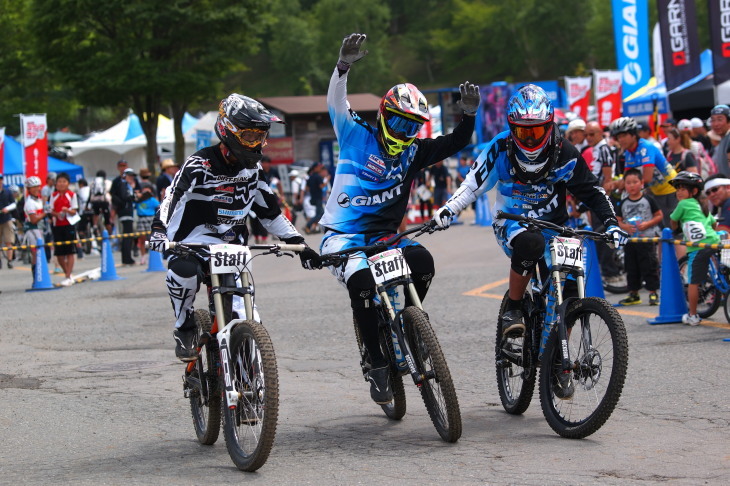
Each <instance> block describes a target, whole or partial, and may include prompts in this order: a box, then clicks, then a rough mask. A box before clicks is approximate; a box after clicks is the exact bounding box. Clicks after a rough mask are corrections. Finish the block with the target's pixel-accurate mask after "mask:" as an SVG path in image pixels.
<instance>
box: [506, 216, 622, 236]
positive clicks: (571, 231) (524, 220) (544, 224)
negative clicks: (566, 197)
mask: <svg viewBox="0 0 730 486" xmlns="http://www.w3.org/2000/svg"><path fill="white" fill-rule="evenodd" d="M497 219H509V220H511V221H517V222H519V223H520V224H521V225H522V226H525V227H527V226H533V227H536V228H540V229H549V230H553V231H557V232H558V234H560V235H561V236H583V237H586V238H590V239H592V240H602V241H605V242H607V243H612V242H613V237H612V236H610V235H607V234H606V233H598V232H597V231H590V230H581V229H575V228H570V227H568V226H561V225H559V224H555V223H551V222H550V221H543V220H541V219H536V218H530V217H529V216H524V215H522V214H510V213H505V212H504V211H497Z"/></svg>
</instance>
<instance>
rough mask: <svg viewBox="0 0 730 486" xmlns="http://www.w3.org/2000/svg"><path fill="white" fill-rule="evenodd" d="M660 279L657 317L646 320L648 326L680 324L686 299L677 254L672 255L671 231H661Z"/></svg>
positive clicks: (684, 312) (685, 309)
mask: <svg viewBox="0 0 730 486" xmlns="http://www.w3.org/2000/svg"><path fill="white" fill-rule="evenodd" d="M662 240H666V241H662V278H661V282H660V286H659V289H660V291H661V293H660V295H661V298H660V299H659V315H658V316H656V317H655V318H653V319H647V322H648V323H649V324H670V323H673V322H682V316H683V315H684V314H686V313H688V312H689V310H688V309H687V297H686V296H685V295H684V284H683V283H682V276H681V274H680V273H679V263H677V254H676V253H674V245H673V244H672V243H671V240H672V230H670V229H669V228H664V229H663V230H662Z"/></svg>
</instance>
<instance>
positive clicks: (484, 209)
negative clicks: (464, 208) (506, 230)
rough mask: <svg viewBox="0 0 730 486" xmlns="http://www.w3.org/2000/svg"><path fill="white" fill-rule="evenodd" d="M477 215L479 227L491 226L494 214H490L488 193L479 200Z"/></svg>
mask: <svg viewBox="0 0 730 486" xmlns="http://www.w3.org/2000/svg"><path fill="white" fill-rule="evenodd" d="M476 213H477V220H476V224H478V225H479V226H491V224H492V214H491V213H490V212H489V198H488V197H487V194H486V193H484V194H483V195H481V196H479V197H478V198H477V207H476Z"/></svg>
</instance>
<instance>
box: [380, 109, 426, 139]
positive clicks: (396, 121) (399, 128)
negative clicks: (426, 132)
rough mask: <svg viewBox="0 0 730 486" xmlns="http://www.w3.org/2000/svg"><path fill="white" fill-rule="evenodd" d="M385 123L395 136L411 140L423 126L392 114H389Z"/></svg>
mask: <svg viewBox="0 0 730 486" xmlns="http://www.w3.org/2000/svg"><path fill="white" fill-rule="evenodd" d="M386 122H387V124H388V128H390V129H391V130H392V131H393V132H395V133H396V134H398V135H401V136H404V137H406V138H413V137H415V136H416V135H418V132H419V131H420V130H421V126H422V125H423V123H421V122H419V121H416V120H411V119H409V118H404V117H402V116H399V115H394V114H391V115H390V117H389V118H388V119H387V120H386Z"/></svg>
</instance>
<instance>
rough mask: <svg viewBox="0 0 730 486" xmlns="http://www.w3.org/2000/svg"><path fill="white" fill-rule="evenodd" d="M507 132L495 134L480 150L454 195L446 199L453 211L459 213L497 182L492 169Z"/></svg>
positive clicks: (494, 171)
mask: <svg viewBox="0 0 730 486" xmlns="http://www.w3.org/2000/svg"><path fill="white" fill-rule="evenodd" d="M506 134H507V132H503V133H501V134H499V135H497V136H496V137H495V138H494V139H492V141H491V142H489V144H488V145H487V147H486V148H485V149H484V150H482V153H480V154H479V156H478V157H477V160H476V161H475V162H474V164H473V165H472V166H471V169H469V172H468V173H467V174H466V177H465V178H464V182H462V183H461V184H460V185H459V188H458V189H457V190H456V191H454V195H453V196H451V198H449V200H448V201H446V206H447V207H448V208H449V209H450V210H451V211H452V212H454V213H457V214H458V213H460V212H461V211H463V210H464V208H466V207H467V206H468V205H470V204H471V203H473V202H474V201H476V199H477V197H479V196H481V195H482V194H484V193H485V192H487V191H488V190H490V189H492V188H493V187H494V186H495V184H496V183H497V179H498V175H497V171H496V170H494V169H495V166H496V163H497V159H498V158H499V156H500V154H501V153H502V152H503V150H501V147H503V146H504V137H505V136H506Z"/></svg>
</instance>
